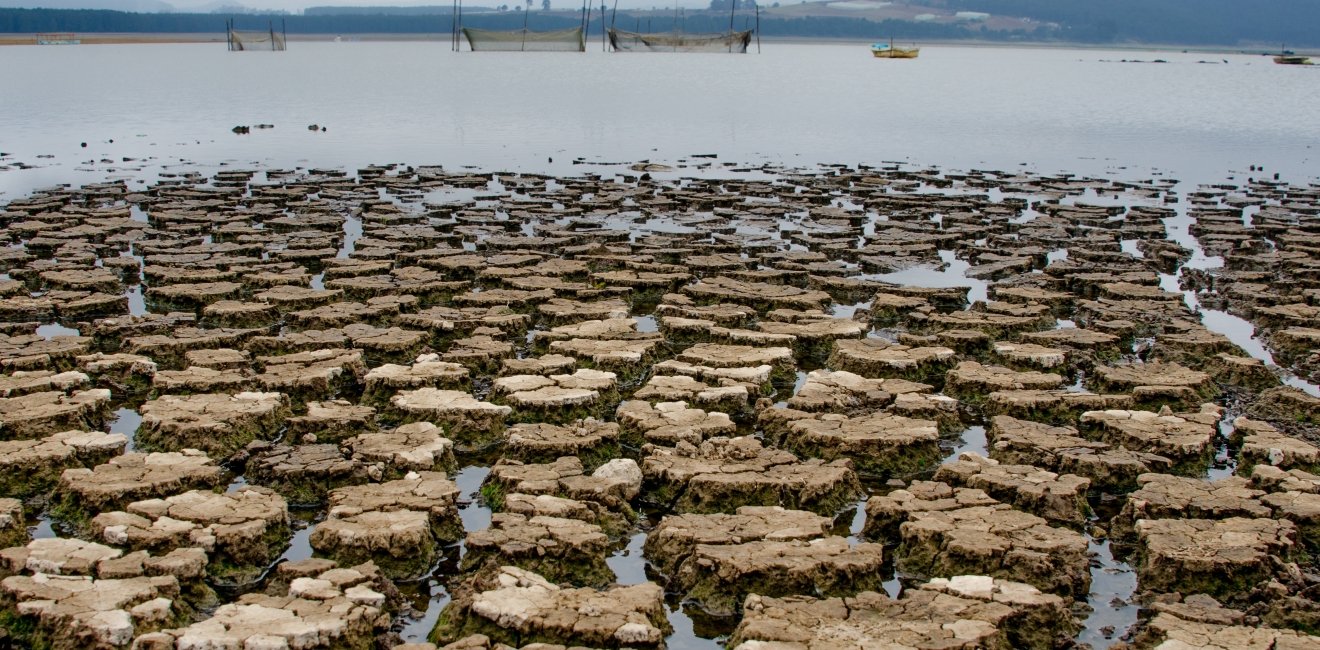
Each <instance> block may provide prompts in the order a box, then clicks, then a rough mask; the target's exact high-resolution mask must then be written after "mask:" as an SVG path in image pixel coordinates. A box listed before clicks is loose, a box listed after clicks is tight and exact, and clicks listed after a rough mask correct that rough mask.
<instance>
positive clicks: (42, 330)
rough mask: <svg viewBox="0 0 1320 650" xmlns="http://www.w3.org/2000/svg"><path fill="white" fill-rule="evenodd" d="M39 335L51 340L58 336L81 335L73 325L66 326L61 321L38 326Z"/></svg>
mask: <svg viewBox="0 0 1320 650" xmlns="http://www.w3.org/2000/svg"><path fill="white" fill-rule="evenodd" d="M37 336H40V337H42V338H44V339H46V340H47V341H49V340H51V339H53V338H55V337H57V336H79V333H78V330H76V329H74V328H72V327H65V326H63V325H60V324H59V323H46V324H45V325H42V326H41V327H38V328H37Z"/></svg>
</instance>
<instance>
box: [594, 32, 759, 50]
mask: <svg viewBox="0 0 1320 650" xmlns="http://www.w3.org/2000/svg"><path fill="white" fill-rule="evenodd" d="M609 31H610V45H612V46H613V47H614V49H615V51H618V52H736V53H739V54H745V53H746V52H747V46H748V45H749V44H751V42H752V30H750V29H749V30H747V31H743V32H725V33H723V34H681V33H678V32H663V33H657V34H638V33H637V32H627V31H624V30H622V29H611V30H609Z"/></svg>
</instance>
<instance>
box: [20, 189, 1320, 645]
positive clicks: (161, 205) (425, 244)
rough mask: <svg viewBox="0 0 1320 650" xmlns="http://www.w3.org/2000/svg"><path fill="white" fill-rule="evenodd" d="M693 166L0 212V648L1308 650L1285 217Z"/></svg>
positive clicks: (1308, 468) (1300, 318)
mask: <svg viewBox="0 0 1320 650" xmlns="http://www.w3.org/2000/svg"><path fill="white" fill-rule="evenodd" d="M726 171H727V176H728V178H723V179H714V178H708V177H700V178H690V177H682V175H681V172H679V171H675V170H673V169H672V168H667V167H664V166H658V165H638V166H634V167H633V168H621V169H620V170H618V171H615V172H609V173H591V174H584V175H582V176H578V177H553V178H552V177H547V176H540V175H534V174H503V173H501V174H494V173H476V172H455V171H449V170H444V169H440V168H433V167H418V168H413V167H404V166H393V165H391V166H381V167H369V168H364V169H360V170H356V172H355V173H346V172H342V171H336V170H315V169H313V170H303V169H299V170H261V171H257V170H250V171H242V170H227V171H221V172H218V173H216V174H214V175H213V176H210V177H206V176H202V175H200V174H197V173H171V174H168V175H162V177H161V178H160V179H158V180H157V181H154V182H153V183H151V184H150V185H148V186H144V187H142V188H137V187H134V188H132V189H130V187H129V185H128V184H126V183H124V182H106V183H99V184H94V185H87V186H83V187H58V188H52V189H49V190H44V191H40V192H36V193H34V194H32V195H30V196H26V197H23V198H19V199H14V200H11V201H9V202H8V203H7V204H4V205H0V226H2V227H3V228H2V230H0V237H3V238H4V243H5V244H6V245H7V246H6V247H5V248H3V249H0V271H3V276H0V466H2V467H3V468H4V470H5V471H3V472H0V537H2V538H3V539H0V549H3V550H0V645H8V646H10V647H49V648H140V649H142V650H157V649H161V650H164V649H172V648H177V649H179V650H183V649H191V648H253V649H255V648H262V649H266V648H271V649H274V648H362V649H366V648H394V647H406V648H410V649H414V650H417V649H420V648H424V647H432V648H434V647H442V648H451V649H454V650H459V649H463V650H478V649H480V650H487V649H494V648H532V647H534V648H538V649H541V650H549V649H550V648H565V647H575V648H662V647H670V648H695V647H728V648H736V649H739V650H767V649H771V648H774V649H780V648H818V647H820V648H823V647H829V648H858V649H861V648H879V647H884V648H913V649H916V648H935V647H939V648H968V649H970V648H1070V647H1088V646H1089V647H1129V648H1138V649H1141V648H1156V647H1159V648H1166V649H1167V648H1204V649H1207V650H1209V649H1217V648H1225V649H1227V648H1246V647H1251V648H1256V647H1258V648H1320V637H1316V636H1310V635H1311V634H1320V567H1318V566H1317V565H1316V563H1315V560H1314V558H1315V557H1316V555H1315V554H1316V551H1317V548H1320V446H1318V445H1320V398H1317V397H1316V396H1315V395H1316V387H1315V383H1314V382H1316V381H1317V380H1320V329H1317V328H1318V327H1320V326H1318V325H1317V323H1320V186H1317V185H1314V184H1312V185H1295V184H1287V183H1283V182H1277V181H1273V182H1267V181H1255V180H1249V181H1246V182H1238V183H1235V184H1220V185H1214V186H1201V187H1193V186H1186V185H1184V184H1181V183H1178V182H1177V181H1173V180H1168V179H1162V178H1158V177H1156V178H1153V179H1146V180H1130V181H1116V180H1110V179H1092V178H1080V177H1074V176H1068V175H1062V176H1041V175H1034V174H1028V173H1004V172H989V171H978V172H968V173H953V172H947V171H941V170H935V169H923V170H912V169H901V168H898V167H889V168H849V167H843V166H829V167H821V168H815V169H808V170H789V169H779V168H770V167H766V168H728V169H727V170H726ZM652 174H654V176H652Z"/></svg>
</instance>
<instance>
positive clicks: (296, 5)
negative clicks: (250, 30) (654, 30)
mask: <svg viewBox="0 0 1320 650" xmlns="http://www.w3.org/2000/svg"><path fill="white" fill-rule="evenodd" d="M164 1H165V2H168V3H170V4H172V5H174V6H175V7H177V8H178V9H179V10H181V11H188V10H198V9H201V10H205V11H209V10H211V9H213V8H214V7H215V6H216V5H218V4H241V5H243V6H245V7H252V8H256V9H284V10H286V11H290V12H295V13H296V12H300V11H302V10H303V9H305V8H307V7H329V6H349V7H370V6H387V7H416V6H427V5H432V6H434V5H442V6H446V7H447V6H449V3H450V0H237V2H235V0H164ZM504 1H505V2H507V0H504ZM608 2H609V3H610V4H611V5H613V0H608ZM464 3H465V4H472V5H497V4H501V2H498V1H496V0H464ZM534 4H535V6H536V7H537V8H538V9H539V8H540V7H541V0H536V2H535V3H534ZM674 4H675V3H674V0H667V1H666V0H619V6H620V7H629V8H643V7H644V8H648V9H649V8H651V7H672V6H674ZM677 4H678V6H680V7H706V6H709V5H710V2H709V0H705V1H703V0H679V1H678V3H677ZM550 6H551V7H554V8H556V9H563V8H568V7H580V6H582V0H550Z"/></svg>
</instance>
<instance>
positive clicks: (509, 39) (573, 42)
mask: <svg viewBox="0 0 1320 650" xmlns="http://www.w3.org/2000/svg"><path fill="white" fill-rule="evenodd" d="M463 35H464V36H466V37H467V42H468V45H469V46H471V47H472V51H473V52H585V51H587V42H586V39H585V38H584V37H583V35H582V28H581V27H574V28H573V29H559V30H555V31H549V32H534V31H531V30H529V29H515V30H512V31H492V30H488V29H473V28H471V27H464V28H463Z"/></svg>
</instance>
